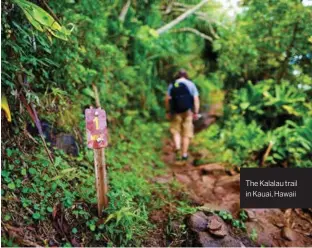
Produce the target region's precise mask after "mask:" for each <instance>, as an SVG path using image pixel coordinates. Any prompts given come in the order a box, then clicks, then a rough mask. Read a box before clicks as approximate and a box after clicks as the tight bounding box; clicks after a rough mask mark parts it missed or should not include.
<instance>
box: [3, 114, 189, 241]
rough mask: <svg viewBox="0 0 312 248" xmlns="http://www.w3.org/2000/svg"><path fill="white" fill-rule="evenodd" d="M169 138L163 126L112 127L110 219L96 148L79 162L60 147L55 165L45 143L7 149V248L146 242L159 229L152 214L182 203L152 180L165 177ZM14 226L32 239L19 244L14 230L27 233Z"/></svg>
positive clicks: (83, 154)
mask: <svg viewBox="0 0 312 248" xmlns="http://www.w3.org/2000/svg"><path fill="white" fill-rule="evenodd" d="M162 135H163V128H162V126H161V125H159V124H154V123H142V122H141V121H140V120H136V121H135V122H134V123H133V125H131V126H129V127H127V128H125V129H123V128H119V129H118V131H117V130H112V132H111V136H110V142H109V143H110V144H109V147H108V148H107V149H106V161H107V167H108V177H109V207H108V208H107V209H106V210H105V213H104V214H105V218H104V219H99V218H98V217H97V211H96V192H95V179H94V166H93V151H92V150H89V149H88V150H87V149H84V150H83V151H81V152H80V154H79V157H71V156H68V155H66V154H64V153H63V152H62V151H58V150H56V151H55V152H54V154H55V163H54V165H52V164H51V163H50V162H49V160H48V158H47V156H46V154H45V153H44V152H43V151H44V150H43V149H42V147H41V145H37V146H34V144H31V143H30V142H31V141H29V140H28V141H27V142H25V140H24V142H23V144H25V143H29V144H30V145H28V146H27V147H26V146H24V147H23V146H20V144H21V143H20V142H18V141H16V142H14V141H12V143H10V147H6V146H2V157H3V163H2V173H1V176H2V182H3V183H2V189H1V195H2V213H3V215H2V223H3V225H2V226H3V227H2V231H3V232H2V245H4V246H12V245H25V244H26V245H27V242H33V243H35V244H40V245H47V244H49V245H60V246H71V245H75V244H77V243H78V244H82V245H84V246H98V245H100V246H138V245H140V244H141V242H142V241H143V240H145V239H146V238H147V237H146V234H147V233H148V232H150V231H151V230H153V228H155V225H153V224H152V223H151V222H150V220H149V214H150V211H152V210H155V209H161V208H162V207H164V206H165V205H166V204H173V203H174V202H175V201H176V199H175V198H174V196H173V195H172V192H171V189H169V185H162V184H156V183H152V177H153V176H155V175H160V174H162V173H163V168H164V164H163V163H162V162H161V159H160V153H159V151H160V147H161V137H162ZM21 137H23V139H26V137H24V136H23V135H22V134H21ZM26 151H27V152H26ZM173 184H176V183H173ZM173 186H174V185H173ZM175 187H179V186H175ZM173 189H174V187H173ZM155 195H159V196H161V198H159V197H155ZM184 198H185V197H184ZM174 204H177V203H174ZM60 220H61V222H60ZM14 227H15V228H16V227H17V228H22V229H23V230H26V231H23V232H22V233H23V234H24V235H25V234H28V235H27V237H29V238H30V240H23V241H21V240H20V239H19V238H13V239H12V235H11V234H12V232H13V233H14V232H15V234H16V236H15V237H20V236H22V233H18V232H17V233H16V230H15V229H14ZM9 234H10V235H9ZM29 234H32V235H29ZM23 242H24V243H23ZM25 242H26V243H25Z"/></svg>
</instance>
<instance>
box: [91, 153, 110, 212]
mask: <svg viewBox="0 0 312 248" xmlns="http://www.w3.org/2000/svg"><path fill="white" fill-rule="evenodd" d="M94 169H95V177H96V178H95V180H96V192H97V199H98V215H99V217H101V216H102V211H103V209H104V208H107V206H108V198H107V192H108V186H107V185H108V184H107V173H106V165H105V149H104V148H100V149H94Z"/></svg>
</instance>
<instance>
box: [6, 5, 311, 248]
mask: <svg viewBox="0 0 312 248" xmlns="http://www.w3.org/2000/svg"><path fill="white" fill-rule="evenodd" d="M200 2H201V1H199V0H181V1H162V0H155V1H148V0H146V1H145V0H128V1H122V0H118V1H111V0H103V1H94V0H82V1H77V0H66V1H60V0H55V1H46V0H32V1H28V0H4V1H2V3H1V7H2V12H1V17H2V18H1V30H2V36H1V39H2V50H1V58H2V61H1V69H2V73H1V90H2V100H1V101H2V108H3V110H4V111H3V112H2V115H1V123H2V133H1V134H2V139H1V155H2V161H1V162H2V164H1V169H2V171H1V179H2V184H1V196H2V241H1V243H2V245H4V246H16V245H19V246H34V245H36V244H39V245H45V246H78V245H83V246H98V245H101V246H131V245H132V246H139V245H142V244H145V243H144V242H145V240H146V239H148V236H149V235H148V234H150V235H151V233H152V232H153V228H155V227H154V226H153V224H152V223H151V221H150V219H149V214H150V213H151V212H152V211H153V210H155V209H160V208H168V211H169V212H170V216H171V217H170V218H172V219H174V218H183V216H184V215H185V214H187V213H190V212H192V211H193V208H192V207H191V205H190V203H189V202H188V198H187V195H186V193H184V192H182V191H181V190H180V188H179V187H180V186H179V184H178V183H176V182H173V183H171V184H170V185H162V184H157V183H153V177H155V176H157V175H160V174H162V173H163V170H164V169H165V164H164V163H163V162H162V160H161V152H160V150H161V147H162V141H163V139H164V138H165V137H168V133H167V132H168V131H167V129H168V124H166V122H165V108H164V105H163V100H164V95H165V92H166V89H167V86H168V83H170V82H171V81H172V80H173V79H174V76H175V73H176V71H177V70H178V69H179V68H185V69H186V70H187V71H188V73H189V75H190V78H191V79H192V80H193V81H194V82H195V84H196V85H197V86H198V89H199V91H200V99H201V104H202V112H204V111H207V109H209V106H211V105H212V104H214V103H222V105H223V115H222V117H220V118H219V119H218V121H217V122H216V123H215V124H213V125H212V126H210V127H209V128H208V129H207V130H204V131H202V132H200V133H199V134H198V135H197V136H196V138H195V140H194V144H193V146H192V149H193V150H209V154H210V155H209V156H207V157H205V156H204V157H202V158H201V159H202V161H201V162H202V163H206V162H212V161H213V162H214V161H217V162H224V163H226V164H228V165H229V166H241V167H243V166H244V167H261V166H270V167H276V166H278V167H312V102H311V97H312V50H311V47H312V25H311V20H312V8H311V6H305V5H303V4H302V2H301V1H299V0H267V1H256V0H245V1H242V3H241V6H240V12H239V13H238V14H237V15H236V16H235V17H233V16H229V15H227V13H226V12H227V10H224V9H223V8H221V4H220V3H219V2H218V1H212V0H211V1H205V2H206V4H204V5H203V6H201V8H200V9H198V10H197V11H196V12H194V13H192V14H191V15H189V16H188V17H187V18H186V19H185V20H183V21H181V22H180V23H178V24H177V25H175V26H173V27H172V28H170V29H168V30H164V32H163V29H160V28H162V27H164V26H165V25H166V24H167V23H169V22H171V21H172V20H174V19H176V18H177V17H178V16H180V15H181V14H183V13H185V12H186V11H188V10H190V9H191V8H192V7H194V6H195V5H197V4H199V3H200ZM202 2H203V1H202ZM94 87H96V88H97V89H98V91H99V96H100V101H101V105H102V107H103V108H104V109H105V110H106V113H107V118H108V126H109V146H108V148H107V149H106V160H107V166H108V173H109V186H110V191H109V198H110V203H109V207H108V209H106V210H105V214H106V216H107V218H106V220H104V221H102V220H100V219H98V218H97V217H96V193H95V188H94V169H93V151H92V150H91V149H88V148H87V147H86V141H85V140H86V137H85V120H84V114H83V113H84V109H85V108H86V107H88V106H91V105H93V106H94V105H95V93H94ZM36 116H38V118H39V119H40V120H41V121H42V125H41V126H42V129H43V132H44V134H45V136H46V141H47V143H48V144H47V147H48V149H49V150H51V152H52V153H53V154H52V156H53V164H52V163H51V161H50V159H49V156H48V155H47V152H46V149H45V147H44V144H43V143H42V140H41V139H40V138H39V136H38V135H37V127H38V122H37V120H38V119H37V117H36ZM34 120H35V123H34ZM44 123H45V124H46V127H47V128H48V130H53V131H51V132H49V134H51V137H47V132H45V130H46V129H45V126H44ZM62 134H63V135H64V134H70V135H71V136H70V137H72V138H75V140H76V141H77V142H76V143H75V144H77V146H75V147H74V148H73V149H74V151H72V154H74V155H75V156H73V155H68V154H67V153H68V150H67V151H66V149H65V151H63V150H61V149H55V148H52V146H53V147H54V145H53V144H54V143H55V142H56V141H55V140H58V137H60V135H62ZM48 136H49V135H48ZM211 154H212V156H211ZM64 217H65V218H64ZM183 228H184V227H183V226H182V227H181V233H182V232H183ZM21 230H23V234H24V237H27V238H24V239H21V238H20V236H21V235H19V233H20V232H21Z"/></svg>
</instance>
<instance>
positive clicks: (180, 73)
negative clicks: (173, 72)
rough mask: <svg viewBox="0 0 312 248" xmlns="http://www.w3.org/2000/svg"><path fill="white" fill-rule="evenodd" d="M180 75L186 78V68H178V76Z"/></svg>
mask: <svg viewBox="0 0 312 248" xmlns="http://www.w3.org/2000/svg"><path fill="white" fill-rule="evenodd" d="M181 77H184V78H188V75H187V72H186V70H184V69H180V70H179V71H178V78H181Z"/></svg>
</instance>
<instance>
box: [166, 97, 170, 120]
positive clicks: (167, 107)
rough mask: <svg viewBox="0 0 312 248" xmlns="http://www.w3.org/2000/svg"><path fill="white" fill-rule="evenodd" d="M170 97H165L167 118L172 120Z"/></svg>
mask: <svg viewBox="0 0 312 248" xmlns="http://www.w3.org/2000/svg"><path fill="white" fill-rule="evenodd" d="M170 98H171V97H170V96H169V95H168V94H166V97H165V107H166V116H167V118H168V119H169V118H170Z"/></svg>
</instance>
